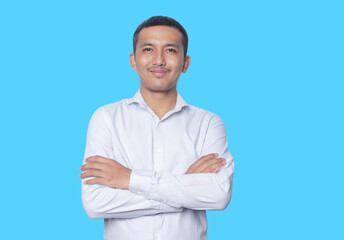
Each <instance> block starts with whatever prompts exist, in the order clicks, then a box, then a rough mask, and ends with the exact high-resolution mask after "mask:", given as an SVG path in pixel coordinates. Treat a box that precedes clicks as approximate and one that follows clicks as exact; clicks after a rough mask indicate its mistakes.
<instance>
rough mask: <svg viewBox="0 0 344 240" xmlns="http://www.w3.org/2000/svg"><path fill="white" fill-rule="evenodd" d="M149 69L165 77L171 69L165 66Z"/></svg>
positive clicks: (159, 76)
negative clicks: (164, 67)
mask: <svg viewBox="0 0 344 240" xmlns="http://www.w3.org/2000/svg"><path fill="white" fill-rule="evenodd" d="M149 71H150V72H151V73H152V74H153V75H154V76H155V77H157V78H161V77H164V76H165V75H166V74H167V73H168V72H169V70H168V69H163V68H150V69H149Z"/></svg>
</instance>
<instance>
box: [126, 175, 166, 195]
mask: <svg viewBox="0 0 344 240" xmlns="http://www.w3.org/2000/svg"><path fill="white" fill-rule="evenodd" d="M155 179H156V178H155V172H154V171H152V170H137V169H132V171H131V175H130V181H129V191H130V192H132V193H135V194H137V195H142V196H144V197H145V198H147V199H151V200H155V201H160V198H159V194H158V191H157V190H158V186H157V182H156V180H155Z"/></svg>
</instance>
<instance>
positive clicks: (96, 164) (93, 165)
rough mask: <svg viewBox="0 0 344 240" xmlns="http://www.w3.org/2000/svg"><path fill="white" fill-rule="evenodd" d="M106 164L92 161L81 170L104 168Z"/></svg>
mask: <svg viewBox="0 0 344 240" xmlns="http://www.w3.org/2000/svg"><path fill="white" fill-rule="evenodd" d="M104 167H105V165H104V164H103V163H99V162H90V163H86V164H84V165H82V166H81V168H80V170H81V171H85V170H89V169H99V170H101V169H104Z"/></svg>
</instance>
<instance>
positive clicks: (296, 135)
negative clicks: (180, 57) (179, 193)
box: [0, 0, 344, 240]
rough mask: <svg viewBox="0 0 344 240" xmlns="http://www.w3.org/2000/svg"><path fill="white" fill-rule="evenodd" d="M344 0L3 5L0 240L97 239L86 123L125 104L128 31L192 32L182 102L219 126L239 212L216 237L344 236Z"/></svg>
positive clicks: (220, 225) (233, 206)
mask: <svg viewBox="0 0 344 240" xmlns="http://www.w3.org/2000/svg"><path fill="white" fill-rule="evenodd" d="M342 3H343V1H331V0H327V1H300V0H299V1H267V0H262V1H215V0H213V1H197V2H196V1H185V0H184V1H136V2H135V1H128V2H127V3H123V2H122V1H109V0H108V1H61V0H60V1H36V0H32V1H1V2H0V104H1V109H0V110H1V118H0V121H1V124H0V132H1V135H0V139H1V144H0V148H1V155H0V156H1V157H0V159H1V167H0V169H1V171H0V173H1V175H0V181H1V183H0V186H1V192H0V194H1V197H0V203H1V205H0V206H1V218H0V219H1V220H0V221H1V231H0V239H101V238H102V235H103V222H102V220H91V219H89V218H88V217H87V216H86V214H85V212H84V210H83V207H82V204H81V194H80V180H79V178H78V175H79V173H80V171H79V167H80V164H81V162H82V158H83V153H84V148H85V137H86V131H87V126H88V122H89V119H90V117H91V114H92V113H93V112H94V111H95V110H96V109H97V108H98V107H100V106H102V105H104V104H108V103H112V102H115V101H118V100H121V99H123V98H130V97H132V96H133V95H134V93H135V92H136V91H137V90H138V88H139V79H138V76H137V74H136V72H133V71H132V69H131V67H130V64H129V53H130V52H131V51H132V34H133V32H134V30H135V28H136V27H137V26H138V25H139V24H140V23H141V22H142V21H143V20H145V19H147V18H148V17H150V16H152V15H168V16H170V17H173V18H175V19H177V20H178V21H180V22H181V23H182V24H183V25H184V27H185V28H186V30H187V31H188V34H189V38H190V43H189V46H190V48H189V55H190V56H191V59H192V61H191V66H190V68H189V70H188V72H187V73H186V74H183V76H182V77H181V79H180V82H179V85H178V89H179V91H180V92H181V93H182V95H183V97H184V99H185V100H186V101H187V102H188V103H190V104H192V105H196V106H198V107H201V108H204V109H206V110H209V111H212V112H214V113H216V114H218V115H219V116H220V117H221V118H222V119H223V121H224V123H225V126H226V129H227V134H228V139H229V150H230V151H231V152H232V154H233V156H234V159H235V163H236V170H235V175H234V188H233V197H232V201H231V203H230V204H229V206H228V208H227V209H226V210H225V211H219V212H211V211H209V212H208V217H209V230H208V238H209V239H210V240H212V239H214V240H215V239H236V240H237V239H344V234H343V230H342V229H343V228H342V227H343V223H344V219H343V215H344V211H343V202H344V198H343V189H344V188H343V183H344V181H343V166H344V165H343V161H344V156H343V155H344V154H343V150H344V144H343V143H344V141H343V134H344V131H343V120H344V119H343V103H344V99H343V90H344V89H343V80H344V74H343V67H344V58H343V56H344V51H343V43H344V39H343V23H344V18H343V12H344V8H343V4H342Z"/></svg>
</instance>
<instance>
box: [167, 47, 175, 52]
mask: <svg viewBox="0 0 344 240" xmlns="http://www.w3.org/2000/svg"><path fill="white" fill-rule="evenodd" d="M167 52H171V53H176V52H177V51H176V49H174V48H168V49H167Z"/></svg>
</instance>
